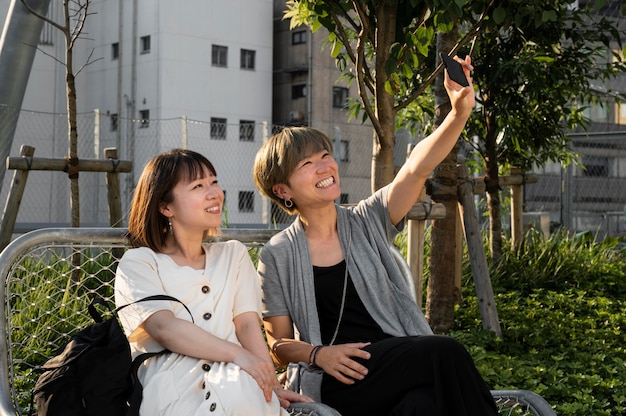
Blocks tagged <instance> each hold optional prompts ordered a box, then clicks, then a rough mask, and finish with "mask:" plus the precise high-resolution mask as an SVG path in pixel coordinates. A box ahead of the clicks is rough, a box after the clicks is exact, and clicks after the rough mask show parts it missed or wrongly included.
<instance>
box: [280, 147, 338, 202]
mask: <svg viewBox="0 0 626 416" xmlns="http://www.w3.org/2000/svg"><path fill="white" fill-rule="evenodd" d="M275 190H276V192H278V193H279V194H280V195H281V196H282V197H284V198H285V199H291V200H292V201H293V202H294V203H295V204H296V206H298V207H299V210H300V211H302V209H303V208H305V207H308V206H318V205H326V204H328V203H334V201H335V200H336V199H337V198H339V196H340V195H341V189H340V187H339V171H338V166H337V161H335V159H334V158H333V156H332V155H331V154H330V153H329V152H328V151H327V150H322V151H319V152H315V153H313V154H311V155H309V156H306V157H305V158H304V159H302V160H301V161H300V162H298V164H297V165H296V167H295V169H294V170H293V172H292V173H291V175H290V176H289V179H288V181H287V184H281V185H277V186H276V189H275Z"/></svg>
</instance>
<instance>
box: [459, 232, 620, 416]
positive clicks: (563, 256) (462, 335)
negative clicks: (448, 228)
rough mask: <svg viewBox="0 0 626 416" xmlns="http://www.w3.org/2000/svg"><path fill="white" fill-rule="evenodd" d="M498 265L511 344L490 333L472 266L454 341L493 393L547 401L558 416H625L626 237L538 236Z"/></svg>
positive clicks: (500, 304) (497, 288) (497, 285)
mask: <svg viewBox="0 0 626 416" xmlns="http://www.w3.org/2000/svg"><path fill="white" fill-rule="evenodd" d="M507 244H508V246H507V247H504V249H503V258H502V259H501V261H500V262H499V264H497V265H494V264H491V265H490V270H491V278H492V284H493V287H494V293H495V296H496V304H497V309H498V315H499V318H500V321H501V328H502V338H496V337H495V336H494V335H493V333H492V332H490V331H486V330H484V329H482V323H481V320H480V313H479V309H478V304H477V298H476V294H475V292H474V285H473V283H472V277H471V271H470V265H469V260H468V257H467V255H465V256H464V266H463V276H464V286H463V290H462V292H463V300H462V302H461V304H460V305H459V306H458V307H457V310H456V329H455V330H454V331H453V332H452V333H451V334H450V335H451V336H453V337H455V338H457V339H458V340H459V341H461V342H462V343H463V344H464V345H465V346H466V347H467V348H468V350H469V351H470V353H471V355H472V356H473V357H474V359H475V361H476V364H477V366H478V368H479V370H480V372H481V373H482V374H483V376H484V377H485V379H486V381H487V382H488V384H489V385H490V387H491V388H492V389H526V390H532V391H534V392H536V393H538V394H540V395H542V396H543V397H544V398H545V399H546V400H548V401H549V402H550V403H551V404H552V405H553V407H554V408H555V411H556V413H557V414H558V415H562V416H564V415H580V416H582V415H622V414H626V343H625V341H626V337H625V336H624V334H623V332H622V330H623V329H624V328H625V327H626V300H625V296H624V295H625V294H626V239H624V238H622V239H615V238H608V239H606V240H604V241H602V242H597V241H595V239H594V236H593V235H592V234H590V233H585V234H580V235H574V236H571V235H569V234H567V233H566V232H564V231H558V232H556V233H555V234H553V235H552V236H551V237H549V238H543V237H542V235H541V234H539V233H536V232H534V231H531V232H530V233H529V234H528V235H527V237H526V240H525V241H524V243H523V244H521V245H520V246H519V247H518V248H513V247H511V246H510V242H507Z"/></svg>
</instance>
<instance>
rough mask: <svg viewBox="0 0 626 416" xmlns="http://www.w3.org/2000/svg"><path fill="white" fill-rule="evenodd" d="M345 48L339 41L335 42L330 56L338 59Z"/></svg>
mask: <svg viewBox="0 0 626 416" xmlns="http://www.w3.org/2000/svg"><path fill="white" fill-rule="evenodd" d="M342 48H343V43H341V42H340V41H339V40H338V39H337V40H335V41H334V42H333V48H332V51H331V52H330V56H331V57H333V58H336V57H337V56H339V54H340V53H341V50H342Z"/></svg>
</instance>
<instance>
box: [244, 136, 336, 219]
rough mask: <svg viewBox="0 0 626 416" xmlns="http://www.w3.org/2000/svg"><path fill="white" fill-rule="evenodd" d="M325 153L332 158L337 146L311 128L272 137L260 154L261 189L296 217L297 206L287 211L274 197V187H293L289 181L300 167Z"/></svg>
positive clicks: (256, 162) (258, 179)
mask: <svg viewBox="0 0 626 416" xmlns="http://www.w3.org/2000/svg"><path fill="white" fill-rule="evenodd" d="M323 150H327V151H328V152H329V153H331V154H332V153H333V144H332V142H331V141H330V139H329V138H328V136H326V135H325V134H324V133H322V132H321V131H319V130H316V129H314V128H311V127H286V128H284V129H283V130H282V131H280V132H279V133H276V134H274V135H273V136H272V137H270V138H269V140H268V141H267V142H265V144H263V146H262V147H261V148H260V149H259V151H258V152H257V154H256V158H255V160H254V169H253V175H254V182H255V184H256V187H257V189H258V190H259V192H261V193H262V194H263V195H265V196H266V197H268V198H270V199H271V200H272V201H274V202H275V203H276V204H277V205H278V206H279V207H281V208H282V209H283V210H285V211H286V212H287V213H288V214H290V215H293V214H295V213H296V212H297V211H298V207H297V206H296V204H295V203H294V205H293V206H291V207H286V206H285V201H283V200H282V199H281V198H279V197H278V196H277V195H275V194H274V192H273V190H272V187H273V186H274V185H278V184H281V183H284V184H287V185H289V177H290V176H291V174H292V172H293V171H294V169H295V168H296V166H297V165H298V163H300V161H301V160H302V159H304V158H306V157H308V156H310V155H312V154H314V153H317V152H321V151H323Z"/></svg>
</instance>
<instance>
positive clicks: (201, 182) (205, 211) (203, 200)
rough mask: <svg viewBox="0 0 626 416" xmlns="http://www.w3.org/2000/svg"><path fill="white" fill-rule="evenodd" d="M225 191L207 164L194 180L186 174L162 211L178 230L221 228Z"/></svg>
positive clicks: (164, 203)
mask: <svg viewBox="0 0 626 416" xmlns="http://www.w3.org/2000/svg"><path fill="white" fill-rule="evenodd" d="M223 205H224V191H222V188H221V187H220V186H219V184H218V182H217V177H216V176H215V175H214V174H213V173H212V172H211V171H209V169H207V168H206V167H204V168H203V171H202V173H201V174H200V172H198V175H197V176H196V177H195V178H193V179H191V178H186V177H185V176H184V175H183V176H182V177H181V179H180V180H179V181H178V183H177V184H176V185H175V186H174V187H173V188H172V190H171V200H170V202H163V203H162V205H161V213H162V214H163V215H165V216H166V217H168V218H169V220H170V221H171V222H172V228H173V229H174V230H177V231H178V230H188V231H190V232H193V230H196V231H202V232H204V231H206V230H210V229H214V228H218V227H219V226H220V224H221V221H222V207H223Z"/></svg>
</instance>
